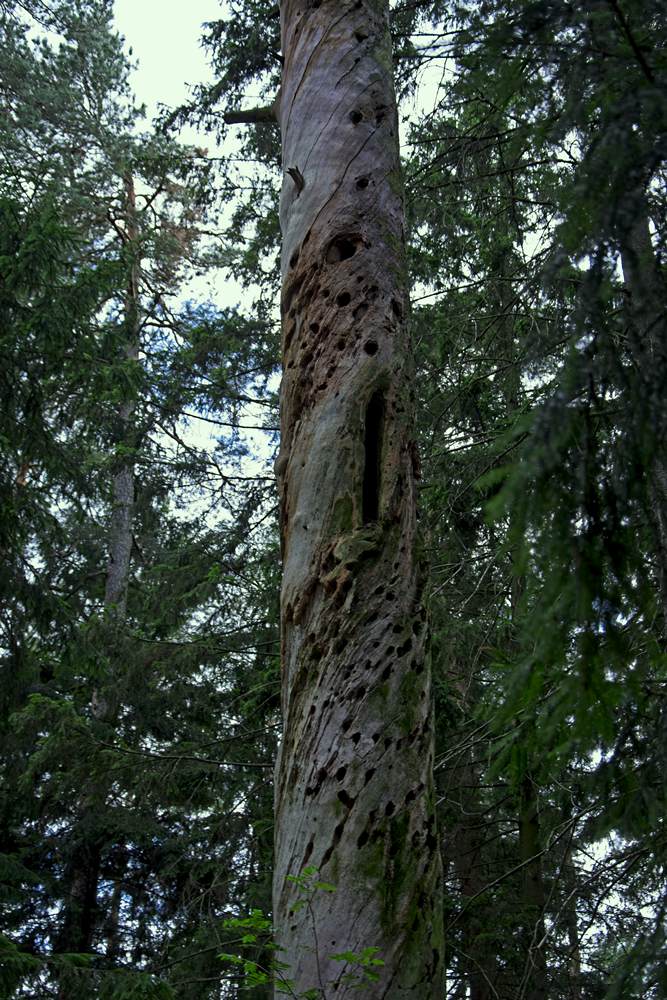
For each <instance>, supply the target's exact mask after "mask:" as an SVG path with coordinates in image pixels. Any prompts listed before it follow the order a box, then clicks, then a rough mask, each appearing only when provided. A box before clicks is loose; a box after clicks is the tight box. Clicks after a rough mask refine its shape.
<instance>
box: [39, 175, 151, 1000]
mask: <svg viewBox="0 0 667 1000" xmlns="http://www.w3.org/2000/svg"><path fill="white" fill-rule="evenodd" d="M125 197H126V233H127V242H128V244H129V245H130V253H132V254H134V245H135V243H136V240H137V237H138V227H137V220H136V205H135V194H134V183H133V180H132V178H131V177H129V176H128V178H127V179H126V181H125ZM124 326H125V329H126V344H125V356H126V357H127V358H128V359H132V360H136V359H137V357H138V355H139V286H138V266H137V264H136V263H135V262H134V261H132V262H131V264H130V270H129V278H128V285H127V290H126V295H125V316H124ZM134 408H135V402H134V399H133V398H128V399H125V400H123V401H122V402H121V403H120V405H119V408H118V439H119V441H120V442H121V443H122V444H123V445H125V446H127V447H128V449H131V447H132V445H133V443H134V441H133V438H134V434H133V419H132V418H133V413H134ZM111 502H112V512H111V528H110V535H109V560H108V563H107V572H106V581H105V589H104V607H105V611H106V613H107V616H108V617H109V618H110V619H111V620H112V622H113V624H114V625H115V626H118V625H122V624H123V622H124V621H125V615H126V605H127V587H128V581H129V573H130V556H131V551H132V521H133V515H134V458H133V457H132V454H131V450H129V451H128V452H127V453H124V456H123V458H122V460H121V462H120V463H119V465H118V467H117V469H116V471H115V473H114V476H113V482H112V500H111ZM108 655H109V657H110V659H112V658H113V655H114V650H113V649H109V651H108ZM110 686H111V685H107V687H110ZM91 712H92V715H93V716H94V718H95V719H96V720H97V721H98V722H102V723H107V724H109V723H111V722H113V719H114V718H115V715H116V712H117V706H116V705H115V700H114V702H113V703H112V700H111V699H110V698H109V697H108V696H106V695H104V694H102V693H101V692H100V691H98V690H93V693H92V699H91ZM107 791H108V782H107V781H106V780H103V781H100V780H91V781H90V782H89V783H88V786H87V787H86V788H85V789H84V790H83V791H82V796H81V800H80V805H79V818H78V820H77V822H76V826H75V830H74V835H73V837H74V840H75V846H74V849H73V850H72V852H71V856H70V861H69V864H68V866H67V870H66V874H65V881H66V885H67V887H68V896H67V899H66V902H65V906H64V911H63V920H62V924H61V928H60V932H59V934H58V937H57V939H56V941H55V943H54V951H56V952H59V953H70V952H75V953H86V952H89V951H90V950H91V949H92V946H93V939H94V935H95V930H96V927H97V922H98V916H99V915H98V912H97V895H98V883H99V878H100V868H101V863H102V850H103V846H104V839H105V834H104V833H103V832H101V828H100V817H101V815H102V814H103V812H104V809H105V804H106V797H107ZM118 905H120V900H118ZM80 988H81V981H80V980H79V978H78V976H77V975H76V974H75V973H72V972H70V971H69V970H64V971H63V973H62V974H61V976H60V979H59V987H58V997H59V1000H75V998H77V997H79V996H80Z"/></svg>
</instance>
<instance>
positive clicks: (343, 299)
mask: <svg viewBox="0 0 667 1000" xmlns="http://www.w3.org/2000/svg"><path fill="white" fill-rule="evenodd" d="M351 301H352V296H351V295H350V293H349V292H341V293H340V294H339V295H337V296H336V305H338V306H340V308H341V309H342V308H343V306H347V305H349V304H350V302H351Z"/></svg>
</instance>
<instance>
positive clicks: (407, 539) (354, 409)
mask: <svg viewBox="0 0 667 1000" xmlns="http://www.w3.org/2000/svg"><path fill="white" fill-rule="evenodd" d="M281 29H282V47H283V53H284V58H285V64H284V75H283V85H282V91H281V100H280V108H279V117H280V124H281V131H282V147H283V168H284V171H285V173H284V181H283V190H282V198H281V225H282V231H283V256H282V270H283V291H282V321H283V363H284V375H283V382H282V388H281V433H282V444H281V452H280V455H279V458H278V461H277V463H276V472H277V476H278V480H279V487H280V491H281V503H282V543H283V563H284V567H283V585H282V594H281V620H282V668H283V689H282V690H283V694H282V700H283V715H284V738H283V744H282V748H281V753H280V759H279V762H278V766H277V780H276V825H277V829H276V870H275V881H274V921H275V925H276V932H277V939H278V943H279V944H280V945H281V946H282V948H283V949H284V951H283V952H282V953H280V957H281V960H282V961H284V962H285V963H286V964H287V966H288V969H287V971H286V972H285V976H286V978H289V979H291V980H293V983H294V985H293V990H294V992H295V993H296V994H300V993H301V992H303V991H305V990H311V989H312V990H314V991H315V994H314V995H318V996H327V997H329V996H334V995H335V996H336V998H337V1000H342V998H344V997H355V996H358V995H359V986H360V982H361V977H362V976H363V974H364V970H363V968H362V966H361V965H360V964H359V963H358V962H356V961H355V960H354V959H350V960H349V961H345V960H335V959H333V958H332V956H333V955H335V954H340V953H341V952H351V953H354V954H356V955H360V954H361V953H362V952H363V950H364V949H366V948H377V949H378V951H377V957H378V958H379V959H381V960H382V961H383V962H384V965H377V966H374V967H373V970H372V971H374V972H375V973H376V974H377V975H378V977H379V979H378V981H377V982H375V983H370V982H366V984H365V989H366V992H365V995H368V996H373V997H378V998H386V1000H399V998H408V997H410V998H415V997H420V998H423V1000H426V998H427V997H434V998H435V997H438V998H440V997H441V995H442V993H441V965H442V944H441V920H440V917H439V914H438V904H439V891H440V885H439V883H440V877H439V874H440V857H439V850H438V842H437V838H436V832H435V808H434V796H433V784H432V757H433V738H432V712H431V691H430V674H429V669H428V664H427V660H426V657H425V651H424V643H425V632H426V624H425V619H426V614H425V611H424V609H423V606H422V579H421V574H420V569H419V557H418V553H417V545H418V536H417V527H416V512H415V465H416V461H415V444H414V426H413V395H414V389H413V380H414V373H413V364H412V357H411V348H410V341H409V333H408V322H407V319H408V294H407V279H406V259H405V243H404V228H403V203H402V185H401V171H400V163H399V151H398V126H397V113H396V100H395V93H394V87H393V79H392V66H391V45H390V35H389V26H388V4H387V3H386V2H381V0H359V2H349V3H341V2H336V3H334V2H332V0H330V2H322V3H312V2H311V3H304V2H303V0H299V2H296V0H284V2H283V3H282V4H281ZM309 867H311V868H312V869H314V870H316V871H317V872H318V873H319V878H320V879H321V880H324V881H326V882H328V883H331V884H333V885H334V886H335V891H334V892H327V891H326V890H324V889H312V886H311V883H308V884H307V885H306V884H304V883H301V884H299V882H294V881H292V880H290V879H289V878H288V876H300V875H301V873H302V872H303V870H304V869H307V868H309ZM299 904H301V905H299ZM332 991H333V992H332Z"/></svg>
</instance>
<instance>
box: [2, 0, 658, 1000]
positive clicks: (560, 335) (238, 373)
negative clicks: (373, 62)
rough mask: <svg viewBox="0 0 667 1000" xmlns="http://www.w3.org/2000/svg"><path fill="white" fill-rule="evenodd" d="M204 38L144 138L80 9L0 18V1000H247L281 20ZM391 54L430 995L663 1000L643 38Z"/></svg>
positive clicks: (263, 695) (100, 31)
mask: <svg viewBox="0 0 667 1000" xmlns="http://www.w3.org/2000/svg"><path fill="white" fill-rule="evenodd" d="M203 31H204V40H205V44H206V47H207V51H208V54H209V56H210V60H211V64H212V66H213V69H214V73H215V83H214V84H213V85H204V84H202V85H201V86H200V87H198V88H196V90H195V91H194V92H193V94H192V101H191V103H189V104H188V105H187V106H184V107H181V108H176V109H164V113H163V114H162V116H161V118H160V119H159V120H158V121H156V122H155V123H153V124H152V125H149V124H148V123H147V121H146V119H145V118H144V117H142V113H141V109H140V108H138V107H137V106H136V102H135V99H134V97H133V95H132V93H131V91H130V87H129V84H128V74H129V63H128V59H127V57H126V55H125V54H124V49H123V44H122V39H120V38H119V37H118V35H117V34H116V32H115V29H114V26H113V3H112V2H111V0H67V2H65V0H24V2H20V3H19V2H11V0H0V91H1V95H2V114H1V115H0V344H1V348H0V350H1V358H2V363H1V365H0V391H1V398H2V405H1V408H0V447H1V448H2V462H0V553H1V557H2V574H1V575H0V601H1V605H0V606H1V614H0V743H1V748H2V749H1V755H0V756H1V763H0V775H1V782H0V900H1V907H0V997H3V998H4V997H6V998H17V997H35V998H42V997H44V998H46V997H58V998H60V1000H71V998H79V997H81V998H82V997H86V998H87V997H91V998H100V1000H112V998H113V1000H130V998H134V1000H139V998H142V1000H186V998H187V1000H213V998H216V1000H237V998H238V1000H241V998H243V997H249V998H253V1000H268V997H269V996H270V995H271V991H270V986H269V985H268V984H267V983H266V982H264V981H263V979H264V976H263V974H262V970H263V969H264V968H266V967H267V965H268V964H269V963H270V961H271V959H270V950H269V948H268V947H267V944H268V938H267V937H266V935H265V934H264V936H263V929H262V924H263V921H262V920H261V919H259V918H255V920H254V925H256V926H254V928H253V929H252V933H250V934H249V935H248V934H246V933H245V931H244V928H243V927H241V928H240V927H239V926H238V918H241V919H244V918H245V917H247V916H248V914H250V913H251V912H253V911H259V912H261V913H262V914H268V915H269V916H270V907H271V890H270V886H271V863H272V860H271V859H272V840H273V830H272V810H273V793H272V776H273V764H274V760H275V751H276V744H277V740H278V736H279V731H280V718H279V689H280V664H279V643H278V588H279V580H280V556H279V550H278V531H277V498H276V492H275V484H274V483H275V481H274V476H273V470H272V461H273V458H274V456H275V450H276V446H277V433H276V427H277V423H278V417H277V385H278V375H279V370H280V357H279V329H278V320H277V310H276V302H277V297H278V285H279V273H278V252H279V241H280V234H279V227H278V212H277V200H278V189H279V183H280V176H281V164H280V143H279V134H278V129H277V127H275V126H271V125H266V124H263V125H257V126H248V125H243V126H239V125H230V124H226V122H225V119H224V115H225V113H228V112H230V111H231V110H234V109H236V108H239V107H241V106H242V105H243V106H246V105H247V103H248V100H247V98H246V95H253V96H257V95H258V94H259V95H260V97H261V101H260V103H266V104H270V103H271V101H272V100H273V98H274V96H275V92H276V88H277V85H278V81H279V77H280V53H279V45H280V42H279V22H278V18H277V8H276V7H274V5H273V4H272V3H271V2H270V0H229V2H227V3H224V4H222V5H221V10H220V20H218V21H215V22H212V23H210V24H208V25H205V26H204V28H203ZM392 34H393V40H394V61H395V73H396V80H397V86H398V89H399V93H400V97H401V113H402V128H403V155H404V171H405V189H406V211H407V217H408V225H409V234H408V235H409V253H410V267H411V279H412V303H413V308H412V331H413V338H414V345H415V352H416V364H417V368H418V381H417V384H418V388H419V400H418V420H419V434H420V441H421V445H420V451H421V466H422V468H421V482H420V487H421V490H420V492H421V524H422V528H423V535H424V541H425V548H426V553H427V556H428V560H429V563H430V574H431V578H430V580H431V582H430V598H429V607H430V618H431V657H432V665H433V675H434V682H435V691H436V736H437V756H436V773H435V777H436V787H437V792H438V809H439V824H440V838H441V847H442V855H443V861H444V868H445V885H444V906H445V927H446V941H447V953H446V975H447V994H446V995H447V997H448V998H451V1000H464V998H471V1000H493V998H500V1000H538V998H544V997H548V998H550V1000H597V998H612V997H618V998H621V997H622V998H627V1000H630V998H647V1000H648V998H659V997H667V942H666V941H665V913H666V909H667V893H666V891H665V860H666V856H667V830H666V827H665V819H666V809H665V806H666V801H665V798H666V796H665V773H666V771H667V749H666V747H667V684H666V681H667V676H666V666H667V664H666V656H665V637H666V631H667V454H666V446H665V442H666V441H667V406H666V405H665V399H666V398H667V329H666V313H665V307H666V302H667V299H666V294H665V293H666V288H665V256H666V253H667V246H666V243H665V240H666V235H667V234H666V231H665V223H664V220H665V214H666V213H665V208H666V196H667V186H666V175H665V159H666V157H667V51H666V43H667V12H666V11H665V8H664V4H662V3H660V2H658V0H591V2H586V3H583V2H576V0H575V2H573V0H517V2H514V3H500V2H496V0H481V2H479V3H473V2H470V3H468V2H462V3H457V2H449V0H443V2H439V0H434V2H420V0H416V2H413V0H404V2H399V3H393V4H392ZM186 123H189V124H191V125H193V124H194V125H196V126H197V128H198V129H199V131H200V132H201V133H211V136H210V140H209V145H210V149H204V148H200V147H194V146H188V145H185V144H183V143H182V142H180V141H179V138H178V135H179V129H180V127H181V126H182V125H184V124H186ZM206 276H208V277H210V278H211V279H212V280H213V281H215V282H216V283H218V284H219V285H220V286H222V285H224V283H225V282H226V281H228V280H230V281H231V279H232V278H233V279H234V281H235V282H240V283H241V285H242V286H243V288H244V289H245V293H244V295H243V300H242V304H240V305H237V306H236V307H225V308H223V307H221V306H220V305H219V304H217V302H215V301H209V300H208V299H207V298H206V297H205V296H204V295H203V294H202V293H201V291H199V292H197V289H201V288H202V287H204V285H203V283H202V281H201V280H200V279H202V277H206ZM234 287H236V286H234ZM235 918H236V920H237V923H236V925H235V924H234V919H235ZM248 936H249V938H250V940H246V941H245V942H243V941H241V940H240V939H242V938H243V937H248ZM229 953H231V954H232V955H236V954H241V955H243V956H244V957H245V958H247V960H248V962H249V963H251V964H250V965H249V966H248V967H247V968H246V972H247V971H248V969H249V970H250V972H251V975H250V976H248V975H247V974H246V972H244V967H243V964H239V963H238V962H233V961H230V960H229V959H222V958H221V957H220V956H221V954H229ZM252 963H257V964H256V965H254V964H252ZM253 973H254V974H253ZM361 995H363V991H361ZM369 995H372V993H370V994H369ZM416 1000H418V998H416Z"/></svg>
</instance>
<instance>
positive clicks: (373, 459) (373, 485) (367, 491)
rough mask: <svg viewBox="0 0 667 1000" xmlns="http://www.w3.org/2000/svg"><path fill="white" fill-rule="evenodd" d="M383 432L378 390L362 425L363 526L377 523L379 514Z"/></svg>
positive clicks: (370, 401) (382, 406)
mask: <svg viewBox="0 0 667 1000" xmlns="http://www.w3.org/2000/svg"><path fill="white" fill-rule="evenodd" d="M383 430H384V394H383V393H382V392H380V391H379V390H378V391H376V392H374V393H373V395H372V396H371V398H370V400H369V402H368V406H367V407H366V419H365V423H364V481H363V489H362V504H361V506H362V519H363V522H364V524H371V523H372V522H373V521H377V519H378V515H379V513H380V487H381V462H382V436H383Z"/></svg>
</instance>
